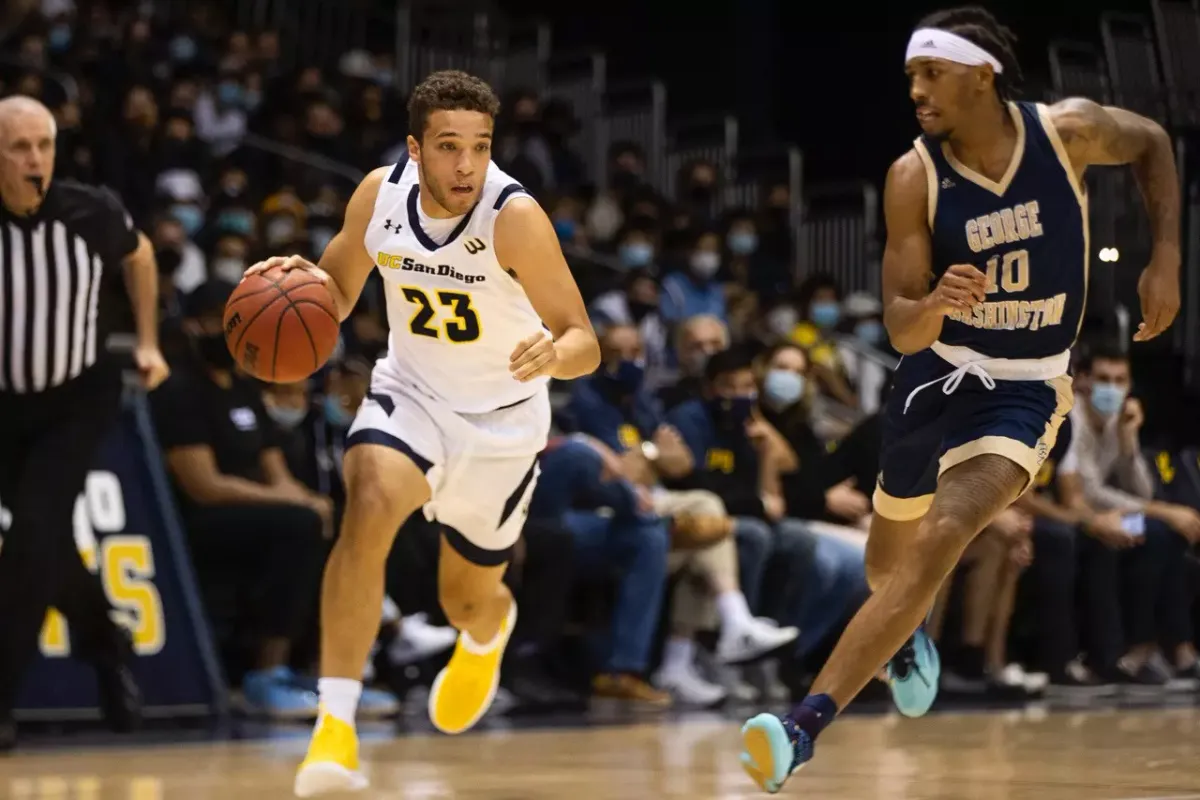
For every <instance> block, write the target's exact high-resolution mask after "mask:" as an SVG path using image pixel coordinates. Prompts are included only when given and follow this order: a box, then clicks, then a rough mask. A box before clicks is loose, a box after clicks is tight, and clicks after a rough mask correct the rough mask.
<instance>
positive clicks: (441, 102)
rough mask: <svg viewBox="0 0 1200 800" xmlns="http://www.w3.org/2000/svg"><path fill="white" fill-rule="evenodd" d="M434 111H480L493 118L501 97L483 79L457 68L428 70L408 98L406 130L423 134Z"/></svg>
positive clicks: (420, 137) (498, 108)
mask: <svg viewBox="0 0 1200 800" xmlns="http://www.w3.org/2000/svg"><path fill="white" fill-rule="evenodd" d="M434 111H479V112H481V113H484V114H487V115H489V116H491V117H492V118H493V119H494V118H495V117H496V115H497V114H499V113H500V99H499V98H498V97H496V93H495V92H493V91H492V87H491V86H488V85H487V83H486V82H484V81H482V80H480V79H479V78H476V77H475V76H474V75H468V74H467V73H465V72H461V71H459V70H456V69H446V70H442V71H440V72H434V73H431V74H430V75H429V76H428V77H426V78H425V80H423V81H421V82H420V83H419V84H417V87H416V88H415V89H413V92H412V95H411V96H410V97H409V98H408V130H409V133H411V134H412V135H413V136H415V137H416V138H417V139H418V140H420V139H422V138H423V137H424V136H425V129H426V128H427V127H428V126H429V115H430V114H431V113H433V112H434Z"/></svg>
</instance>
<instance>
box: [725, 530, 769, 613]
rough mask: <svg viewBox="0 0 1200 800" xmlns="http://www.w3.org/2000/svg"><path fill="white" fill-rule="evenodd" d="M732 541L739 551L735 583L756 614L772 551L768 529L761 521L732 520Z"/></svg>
mask: <svg viewBox="0 0 1200 800" xmlns="http://www.w3.org/2000/svg"><path fill="white" fill-rule="evenodd" d="M733 538H734V541H735V542H736V544H737V552H738V582H739V583H740V584H741V586H742V595H743V596H744V597H745V598H746V605H748V606H749V607H750V610H751V612H755V613H756V612H757V610H758V608H759V603H760V602H761V599H762V585H763V579H764V578H765V577H766V573H767V563H768V561H769V560H770V557H771V551H772V550H773V549H774V543H773V541H772V539H773V537H772V535H771V528H770V527H769V526H768V525H767V524H766V523H765V522H763V521H762V520H759V519H753V518H751V517H735V518H734V520H733Z"/></svg>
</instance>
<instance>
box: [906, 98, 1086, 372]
mask: <svg viewBox="0 0 1200 800" xmlns="http://www.w3.org/2000/svg"><path fill="white" fill-rule="evenodd" d="M1009 109H1010V111H1011V113H1012V115H1013V122H1014V124H1015V125H1016V127H1017V146H1016V149H1015V150H1014V152H1013V160H1012V163H1011V164H1010V165H1009V168H1008V170H1007V172H1006V173H1005V175H1004V177H1002V178H1001V179H1000V181H999V182H996V181H992V180H990V179H988V178H987V177H985V176H983V175H980V174H978V173H976V172H974V171H972V170H971V169H968V168H967V167H966V166H964V165H963V164H962V163H961V162H959V161H958V159H956V158H955V157H954V153H953V152H952V151H951V149H950V146H949V144H943V143H939V142H937V141H935V140H933V139H931V138H929V137H928V136H922V137H921V138H919V139H917V140H916V142H915V143H914V146H915V148H916V150H917V153H918V155H920V156H921V159H922V161H924V162H925V169H926V173H927V177H928V179H929V227H930V233H931V236H932V239H933V280H934V281H935V282H936V281H937V279H938V278H940V277H941V276H942V273H944V272H945V271H946V270H947V269H948V268H949V267H950V266H952V265H954V264H974V265H975V266H976V267H977V268H979V269H980V270H981V271H982V272H984V273H985V274H986V275H987V277H988V289H987V297H986V300H985V302H984V303H982V304H981V305H979V306H977V307H976V308H975V309H974V310H973V311H964V312H957V313H955V314H952V315H947V317H946V319H945V322H944V324H943V325H942V334H941V336H940V337H939V340H940V341H941V342H943V343H944V344H948V345H958V346H963V347H969V348H971V349H972V350H975V351H976V352H978V353H981V354H982V355H985V356H988V357H991V358H1013V359H1016V358H1045V357H1048V356H1053V355H1057V354H1059V353H1062V352H1063V351H1065V350H1068V349H1069V348H1070V347H1071V345H1072V344H1074V342H1075V337H1076V336H1077V335H1078V333H1079V327H1080V324H1081V323H1082V320H1083V311H1084V305H1085V302H1086V297H1087V283H1088V230H1087V227H1088V218H1087V197H1086V195H1085V194H1084V189H1083V187H1082V185H1081V184H1080V182H1079V181H1078V180H1077V179H1076V177H1075V175H1074V173H1073V172H1072V171H1071V167H1070V162H1069V160H1068V158H1067V154H1066V150H1065V149H1064V148H1063V145H1062V140H1061V139H1059V137H1058V132H1057V131H1056V130H1055V129H1054V126H1053V124H1052V123H1051V121H1050V117H1049V114H1048V112H1047V110H1046V108H1045V106H1042V105H1039V104H1034V103H1010V104H1009Z"/></svg>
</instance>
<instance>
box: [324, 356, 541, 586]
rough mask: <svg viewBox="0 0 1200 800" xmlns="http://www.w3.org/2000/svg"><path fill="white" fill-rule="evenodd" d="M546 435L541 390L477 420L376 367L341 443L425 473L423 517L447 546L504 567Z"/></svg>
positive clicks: (474, 559) (485, 563) (518, 530)
mask: <svg viewBox="0 0 1200 800" xmlns="http://www.w3.org/2000/svg"><path fill="white" fill-rule="evenodd" d="M549 433H550V398H549V394H548V392H547V391H546V389H545V387H543V388H542V389H541V390H539V391H538V392H537V393H536V394H534V395H533V397H531V398H529V399H528V400H523V401H521V402H519V403H515V404H513V405H511V406H507V407H504V408H499V409H496V410H495V411H489V412H486V413H482V414H460V413H457V412H455V411H451V410H450V409H448V408H446V406H445V404H443V403H442V402H441V401H439V400H437V399H436V398H434V397H433V396H432V395H431V394H430V393H429V392H428V391H427V390H424V389H422V388H421V387H419V386H417V385H416V384H415V383H413V382H411V381H408V380H405V379H404V378H401V377H399V376H397V375H395V374H394V373H393V372H392V371H391V370H388V369H387V367H386V365H385V364H384V362H383V360H382V359H381V361H380V362H379V363H377V364H376V366H375V369H374V370H373V371H372V373H371V388H370V391H369V392H368V393H367V397H366V399H365V400H364V401H363V404H362V406H361V407H360V408H359V410H358V414H357V416H356V417H355V418H354V423H353V424H352V425H351V426H350V431H349V433H348V435H347V438H346V449H347V450H348V449H350V448H351V447H353V446H355V445H358V444H376V445H383V446H386V447H392V448H394V449H396V450H399V451H400V452H402V453H404V454H405V455H407V456H408V457H409V458H411V459H412V460H413V462H414V463H415V464H416V465H417V466H418V467H419V468H420V469H421V470H422V471H423V472H424V473H425V478H426V480H428V481H429V487H430V489H431V497H430V500H429V502H428V503H426V504H425V508H424V513H425V518H426V519H428V520H430V521H431V522H432V521H436V522H438V523H439V524H441V525H442V527H443V532H444V535H445V536H446V538H447V540H448V541H449V543H450V545H451V546H452V547H454V549H455V550H456V551H458V552H459V553H460V554H461V555H462V556H463V557H464V558H466V559H467V560H469V561H471V562H473V563H476V564H479V565H481V566H498V565H500V564H503V563H504V562H506V561H508V560H509V559H510V557H511V554H512V548H513V545H514V544H516V542H517V539H518V538H520V536H521V529H522V528H523V527H524V526H525V519H526V517H527V515H528V510H529V501H530V498H531V497H532V496H533V489H534V486H535V485H536V484H537V478H538V474H539V467H538V454H539V453H540V452H541V451H542V450H543V449H545V447H546V441H547V438H548V436H549Z"/></svg>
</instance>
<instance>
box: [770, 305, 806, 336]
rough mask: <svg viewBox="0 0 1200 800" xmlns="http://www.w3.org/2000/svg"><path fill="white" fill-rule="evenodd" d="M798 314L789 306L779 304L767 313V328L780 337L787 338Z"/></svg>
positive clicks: (794, 326) (793, 328) (793, 327)
mask: <svg viewBox="0 0 1200 800" xmlns="http://www.w3.org/2000/svg"><path fill="white" fill-rule="evenodd" d="M798 320H799V315H798V314H797V313H796V309H794V308H792V307H791V306H780V307H779V308H775V309H772V310H771V311H770V313H768V314H767V329H768V330H769V331H771V333H773V334H774V335H775V336H778V337H779V338H780V339H787V338H789V337H790V336H791V335H792V331H793V330H795V328H796V322H797V321H798Z"/></svg>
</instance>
